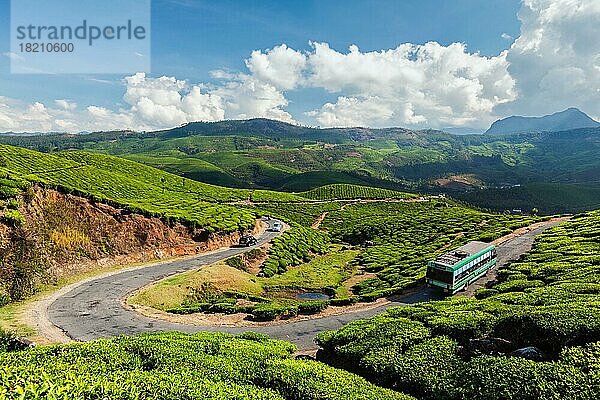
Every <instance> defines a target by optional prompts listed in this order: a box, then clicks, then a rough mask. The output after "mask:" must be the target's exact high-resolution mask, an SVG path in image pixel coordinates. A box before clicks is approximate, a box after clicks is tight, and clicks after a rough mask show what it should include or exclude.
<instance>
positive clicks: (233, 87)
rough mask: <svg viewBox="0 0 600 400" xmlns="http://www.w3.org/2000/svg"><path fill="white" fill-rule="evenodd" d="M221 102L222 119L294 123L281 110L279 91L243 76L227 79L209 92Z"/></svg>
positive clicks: (284, 99)
mask: <svg viewBox="0 0 600 400" xmlns="http://www.w3.org/2000/svg"><path fill="white" fill-rule="evenodd" d="M211 93H213V94H215V95H218V96H219V97H220V98H222V99H223V105H224V113H225V118H227V119H246V118H256V117H262V118H272V119H278V120H280V121H285V122H291V123H293V122H294V119H293V118H292V116H291V115H290V114H289V113H287V112H286V111H285V110H284V108H285V107H286V106H287V105H288V101H287V99H286V98H285V96H284V95H283V93H282V92H281V91H279V90H278V89H277V88H276V87H275V86H273V85H272V84H270V83H267V82H264V81H261V80H259V79H256V78H255V77H253V76H250V75H246V74H238V75H236V76H231V77H229V80H227V81H225V82H224V83H223V84H222V85H221V86H219V87H218V88H216V89H214V90H213V91H211Z"/></svg>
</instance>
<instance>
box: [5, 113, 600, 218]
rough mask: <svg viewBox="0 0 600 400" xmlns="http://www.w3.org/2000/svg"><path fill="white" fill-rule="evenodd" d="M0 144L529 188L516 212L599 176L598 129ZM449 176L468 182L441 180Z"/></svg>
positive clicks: (265, 128) (485, 199)
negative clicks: (551, 188) (549, 187)
mask: <svg viewBox="0 0 600 400" xmlns="http://www.w3.org/2000/svg"><path fill="white" fill-rule="evenodd" d="M0 142H1V143H7V144H14V145H19V146H25V147H28V148H31V149H36V150H42V151H46V152H56V151H63V150H70V149H80V150H86V151H93V152H100V153H104V154H113V155H118V156H120V157H124V158H129V159H131V160H135V161H138V162H143V163H145V164H147V165H150V166H153V167H156V168H159V169H163V170H165V171H167V172H171V173H174V174H177V175H180V176H183V177H186V178H188V179H193V180H197V181H201V182H206V183H212V184H217V185H220V186H229V187H238V188H259V189H270V190H279V191H288V192H302V191H308V190H311V189H314V188H317V187H320V186H323V185H328V184H336V183H346V184H355V185H361V186H374V187H381V188H386V189H393V190H399V191H413V192H440V191H442V192H447V193H458V194H459V195H460V196H461V197H464V198H465V199H466V200H467V201H468V200H469V199H470V197H469V196H470V192H467V193H462V192H463V191H464V189H474V188H477V189H479V188H481V187H483V188H485V189H490V190H495V189H499V188H503V187H509V186H511V185H516V184H521V185H532V186H530V193H531V196H530V197H526V198H523V199H522V201H521V204H522V205H521V206H520V208H523V209H528V210H530V209H532V208H534V207H536V208H538V209H540V210H556V209H558V208H561V209H563V210H568V211H571V212H577V211H578V210H580V209H581V208H582V206H583V205H585V204H584V203H586V202H582V201H580V199H578V198H570V197H565V201H566V203H565V204H560V205H557V204H554V203H552V202H551V201H548V198H547V196H545V189H544V188H543V187H541V186H536V185H534V184H537V183H541V184H550V183H551V184H577V185H578V186H579V187H580V188H582V190H584V191H589V190H593V187H594V185H596V186H597V184H598V182H597V180H598V178H597V177H598V171H600V161H599V159H598V157H597V154H598V152H599V151H600V129H599V128H589V129H574V130H568V131H563V132H542V133H523V134H514V135H451V134H447V133H444V132H439V131H431V130H426V131H411V130H408V129H402V128H388V129H368V128H344V129H341V128H340V129H316V128H308V127H299V126H294V125H289V124H285V123H281V122H277V121H269V120H264V119H258V120H248V121H223V122H217V123H193V124H188V125H185V126H182V127H178V128H174V129H170V130H165V131H160V132H148V133H135V132H101V133H93V134H89V135H41V136H6V135H0ZM447 178H450V180H451V181H452V180H458V181H459V182H460V181H463V182H464V181H466V182H467V183H466V184H465V185H462V184H458V185H456V184H452V182H450V184H447V183H444V182H443V181H441V182H440V179H442V180H443V179H447ZM465 178H468V179H465ZM590 188H591V189H590ZM473 201H474V202H476V203H477V204H478V205H481V206H483V207H485V208H494V209H498V208H499V207H504V206H505V205H504V204H498V203H497V202H494V198H493V194H492V195H489V196H487V195H480V194H478V193H475V194H474V197H473ZM587 203H590V202H587ZM507 206H509V207H507V208H508V209H510V208H514V207H513V206H512V205H507ZM558 206H560V207H558Z"/></svg>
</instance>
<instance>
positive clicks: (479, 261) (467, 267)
mask: <svg viewBox="0 0 600 400" xmlns="http://www.w3.org/2000/svg"><path fill="white" fill-rule="evenodd" d="M496 257H497V256H496V247H495V246H494V245H492V244H489V243H483V242H469V243H467V244H465V245H464V246H461V247H459V248H457V249H454V250H452V251H450V252H448V253H446V254H443V255H441V256H440V257H438V258H437V259H435V261H430V262H429V263H428V264H427V275H426V277H425V282H426V283H427V286H433V287H437V288H441V289H443V290H444V292H446V293H448V294H455V293H456V292H458V291H460V290H462V289H464V288H466V287H467V286H469V285H470V284H471V283H473V282H475V281H476V280H477V279H479V278H480V277H481V276H483V275H485V273H486V272H488V270H489V269H490V268H492V267H494V266H495V265H496Z"/></svg>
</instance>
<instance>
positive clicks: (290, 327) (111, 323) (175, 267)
mask: <svg viewBox="0 0 600 400" xmlns="http://www.w3.org/2000/svg"><path fill="white" fill-rule="evenodd" d="M557 223H559V222H548V223H547V224H545V225H543V226H541V227H539V228H536V229H534V230H532V231H530V232H527V233H525V234H523V235H521V236H518V237H515V238H513V239H510V240H508V241H506V242H505V243H503V244H501V245H499V246H498V259H499V263H498V265H503V264H505V263H506V262H508V261H510V260H514V259H517V258H518V257H519V256H520V255H521V254H523V253H525V252H527V251H529V250H530V249H531V245H532V243H533V240H534V238H535V236H536V235H538V234H540V233H541V232H543V231H544V230H545V229H547V228H549V227H550V226H553V225H556V224H557ZM278 234H279V233H276V232H268V231H267V232H265V233H264V234H262V235H261V236H260V237H259V245H260V244H262V243H265V242H267V241H269V240H271V239H273V238H274V237H275V236H277V235H278ZM246 250H247V249H246V248H235V247H232V248H226V249H223V250H220V251H216V252H212V253H209V254H205V255H199V256H195V257H193V258H187V259H184V260H176V261H171V262H166V263H158V264H153V265H149V266H146V267H143V268H139V269H135V270H128V271H123V272H120V273H117V274H113V275H110V276H106V277H102V278H98V279H94V280H91V281H88V282H86V283H84V284H82V285H79V286H76V287H75V288H74V289H72V290H70V291H69V292H67V293H66V294H64V295H62V296H60V297H58V298H57V299H56V300H55V301H54V302H53V303H51V304H50V305H49V306H48V310H47V315H48V318H49V320H50V322H51V323H52V324H54V325H55V326H57V327H58V328H60V329H61V330H62V331H63V332H64V333H65V334H66V335H67V336H69V337H70V338H72V339H74V340H79V341H87V340H93V339H98V338H106V337H111V336H118V335H135V334H138V333H143V332H158V331H181V332H198V331H211V332H214V331H219V332H228V333H233V334H238V333H243V332H247V331H254V332H260V333H264V334H267V335H269V336H271V337H272V338H274V339H282V340H287V341H289V342H292V343H294V344H296V345H297V346H298V347H299V348H300V349H302V350H307V349H311V348H314V347H315V344H314V343H313V338H314V337H315V336H316V334H318V333H319V332H322V331H325V330H331V329H337V328H340V327H341V326H342V325H344V324H347V323H348V322H351V321H353V320H356V319H360V318H367V317H370V316H372V315H375V314H377V313H380V312H382V311H383V310H385V309H386V308H389V307H393V306H399V305H404V304H413V303H418V302H422V301H427V300H431V299H435V298H438V296H439V295H438V294H436V293H435V292H433V291H431V290H428V289H423V290H418V291H416V292H414V293H411V294H407V295H404V296H401V297H400V298H397V299H393V301H391V302H390V303H387V304H383V305H381V306H379V307H377V308H372V309H369V310H362V311H356V312H351V313H346V314H342V315H336V316H328V317H324V318H319V319H312V320H302V321H297V322H290V323H284V324H279V325H274V326H261V327H240V328H234V327H218V326H206V327H203V326H191V325H183V324H176V323H170V322H166V321H161V320H156V319H152V318H148V317H145V316H143V315H140V314H138V313H137V312H135V311H133V310H129V309H126V308H124V307H123V305H122V300H123V299H124V298H126V297H127V296H128V295H130V294H131V293H132V292H134V291H135V290H137V289H139V288H141V287H143V286H146V285H148V284H150V283H152V282H155V281H158V280H160V279H162V278H165V277H167V276H170V275H173V274H178V273H181V272H185V271H189V270H193V269H196V268H198V267H200V266H202V265H208V264H212V263H215V262H217V261H219V260H222V259H225V258H228V257H231V256H234V255H237V254H240V253H242V252H244V251H246Z"/></svg>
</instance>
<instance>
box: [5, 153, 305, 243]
mask: <svg viewBox="0 0 600 400" xmlns="http://www.w3.org/2000/svg"><path fill="white" fill-rule="evenodd" d="M0 176H17V177H19V178H20V179H23V180H26V181H30V182H36V183H40V184H43V185H45V186H48V187H52V188H58V189H60V190H62V191H66V192H71V193H75V194H81V195H83V196H86V197H90V198H91V199H93V200H95V201H99V202H104V203H108V204H114V205H117V206H120V207H124V208H126V209H128V210H129V211H133V212H139V213H142V214H145V215H151V216H160V217H163V218H166V219H168V220H170V221H179V222H183V223H186V224H189V225H191V226H193V227H197V228H202V229H205V230H206V231H208V232H233V231H237V230H241V229H247V228H250V227H253V226H254V221H255V217H256V215H255V213H254V212H252V211H249V210H247V209H241V208H239V207H235V206H233V205H227V204H226V203H227V202H235V201H241V200H247V199H249V198H250V196H251V193H252V192H251V191H250V190H244V189H230V188H224V187H220V186H214V185H209V184H205V183H200V182H196V181H193V180H189V179H185V178H182V177H179V176H177V175H173V174H170V173H167V172H163V171H161V170H158V169H155V168H152V167H148V166H146V165H144V164H140V163H136V162H133V161H129V160H125V159H121V158H117V157H112V156H106V155H101V154H92V153H85V152H66V153H58V154H45V153H38V152H35V151H31V150H26V149H22V148H17V147H12V146H5V145H0ZM4 186H5V185H4V184H3V185H2V187H3V188H4ZM0 190H2V192H0V193H4V192H6V194H5V196H6V195H8V194H10V193H13V192H14V190H12V189H10V188H9V189H0ZM257 197H259V198H261V199H266V200H273V199H277V201H279V202H285V201H292V200H299V199H302V198H300V197H298V196H295V195H292V194H279V193H277V192H268V191H260V192H259V193H257ZM302 200H304V201H306V199H302Z"/></svg>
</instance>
